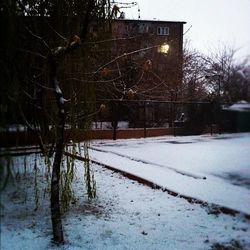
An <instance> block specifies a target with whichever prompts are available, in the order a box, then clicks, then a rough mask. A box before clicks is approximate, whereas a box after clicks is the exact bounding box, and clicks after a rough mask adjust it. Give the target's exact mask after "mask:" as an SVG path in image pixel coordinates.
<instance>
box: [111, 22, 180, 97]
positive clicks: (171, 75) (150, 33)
mask: <svg viewBox="0 0 250 250" xmlns="http://www.w3.org/2000/svg"><path fill="white" fill-rule="evenodd" d="M184 24H185V22H172V21H158V20H157V21H156V20H131V19H116V20H114V21H113V22H112V38H113V39H114V43H113V46H112V57H114V58H115V57H118V56H121V55H123V54H124V53H126V55H127V56H125V57H126V58H125V59H124V57H123V59H124V60H123V62H121V61H120V62H119V65H120V67H121V68H125V72H126V79H123V84H124V89H127V90H128V89H133V90H134V91H135V92H136V93H137V95H138V98H140V99H160V100H173V98H174V99H175V100H176V99H180V98H181V82H182V57H183V25H184Z"/></svg>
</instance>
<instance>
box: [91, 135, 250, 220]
mask: <svg viewBox="0 0 250 250" xmlns="http://www.w3.org/2000/svg"><path fill="white" fill-rule="evenodd" d="M93 147H94V148H96V149H97V150H93V149H91V150H90V156H91V158H92V159H94V160H96V161H98V162H101V163H103V164H107V165H110V166H112V167H114V168H117V169H119V170H122V171H124V172H127V173H129V174H133V175H135V176H138V177H140V178H143V179H145V180H147V181H150V182H153V183H155V184H157V185H159V186H161V187H163V188H166V189H168V190H170V191H173V192H176V193H180V194H181V195H185V196H188V197H193V198H196V199H199V200H202V201H204V202H208V203H213V204H217V205H220V206H223V207H228V208H230V209H233V210H236V211H239V212H243V213H245V214H248V215H250V202H249V201H250V190H249V188H247V187H246V186H245V185H243V184H244V183H243V181H245V180H246V179H247V178H249V177H250V153H249V152H250V134H237V135H226V136H225V135H220V136H216V137H208V136H190V137H174V138H173V137H172V138H158V139H141V140H126V141H125V140H119V141H117V142H113V141H109V142H108V141H105V142H103V141H102V142H100V141H99V142H95V143H94V144H93ZM218 151H219V154H218ZM235 153H237V157H236V155H235ZM173 155H174V156H175V157H173ZM164 166H165V167H164ZM181 173H182V174H181ZM230 174H231V176H233V175H235V176H240V177H241V180H243V181H242V183H232V182H233V181H234V180H233V181H232V180H229V179H228V178H226V176H227V175H229V176H230ZM203 177H206V179H204V178H203ZM231 179H232V178H231ZM247 180H248V179H247ZM235 184H237V185H235Z"/></svg>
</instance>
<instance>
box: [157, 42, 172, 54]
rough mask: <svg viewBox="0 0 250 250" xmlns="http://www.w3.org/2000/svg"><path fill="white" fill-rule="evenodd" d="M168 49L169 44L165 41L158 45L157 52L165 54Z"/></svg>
mask: <svg viewBox="0 0 250 250" xmlns="http://www.w3.org/2000/svg"><path fill="white" fill-rule="evenodd" d="M168 51H169V45H168V44H166V43H163V44H162V45H161V46H159V47H158V52H159V53H162V54H167V53H168Z"/></svg>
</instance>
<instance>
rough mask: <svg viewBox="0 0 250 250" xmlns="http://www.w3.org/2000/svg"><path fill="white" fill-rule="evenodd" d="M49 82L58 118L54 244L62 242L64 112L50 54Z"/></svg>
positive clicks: (53, 187) (53, 185) (53, 183)
mask: <svg viewBox="0 0 250 250" xmlns="http://www.w3.org/2000/svg"><path fill="white" fill-rule="evenodd" d="M48 68H49V82H50V85H51V86H52V87H53V89H54V94H55V97H56V101H57V108H58V116H57V119H58V120H57V126H56V147H55V158H54V162H53V168H52V178H51V198H50V204H51V221H52V228H53V241H54V242H55V243H56V244H62V243H63V242H64V237H63V228H62V219H61V210H60V186H59V184H60V168H61V160H62V155H63V149H64V127H65V110H64V98H63V95H62V92H61V90H60V87H59V83H58V80H57V62H56V58H55V56H54V55H53V54H52V53H51V54H50V55H49V57H48Z"/></svg>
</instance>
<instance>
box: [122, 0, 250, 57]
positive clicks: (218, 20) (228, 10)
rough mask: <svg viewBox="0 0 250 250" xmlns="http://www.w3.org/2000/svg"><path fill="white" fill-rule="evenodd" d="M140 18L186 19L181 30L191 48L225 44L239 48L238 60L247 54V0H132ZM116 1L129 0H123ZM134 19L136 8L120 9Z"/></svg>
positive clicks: (249, 51) (249, 25)
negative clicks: (184, 33)
mask: <svg viewBox="0 0 250 250" xmlns="http://www.w3.org/2000/svg"><path fill="white" fill-rule="evenodd" d="M135 1H136V2H137V3H138V5H139V7H140V13H141V19H156V20H158V19H159V20H168V21H186V22H187V24H185V25H184V32H185V31H186V30H187V29H189V28H190V26H191V25H192V27H191V29H190V30H189V31H188V32H187V34H186V35H185V36H186V37H187V38H188V39H189V40H191V45H192V47H194V48H196V49H198V50H199V51H201V52H204V53H208V52H209V51H211V50H215V49H216V48H218V46H219V45H218V44H226V45H228V46H231V47H233V48H235V49H239V51H238V52H237V57H238V58H239V59H243V58H245V57H246V56H247V55H250V0H135ZM119 2H133V0H131V1H129V0H123V1H119ZM124 11H125V13H126V18H134V19H137V18H138V7H133V8H132V9H124Z"/></svg>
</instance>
